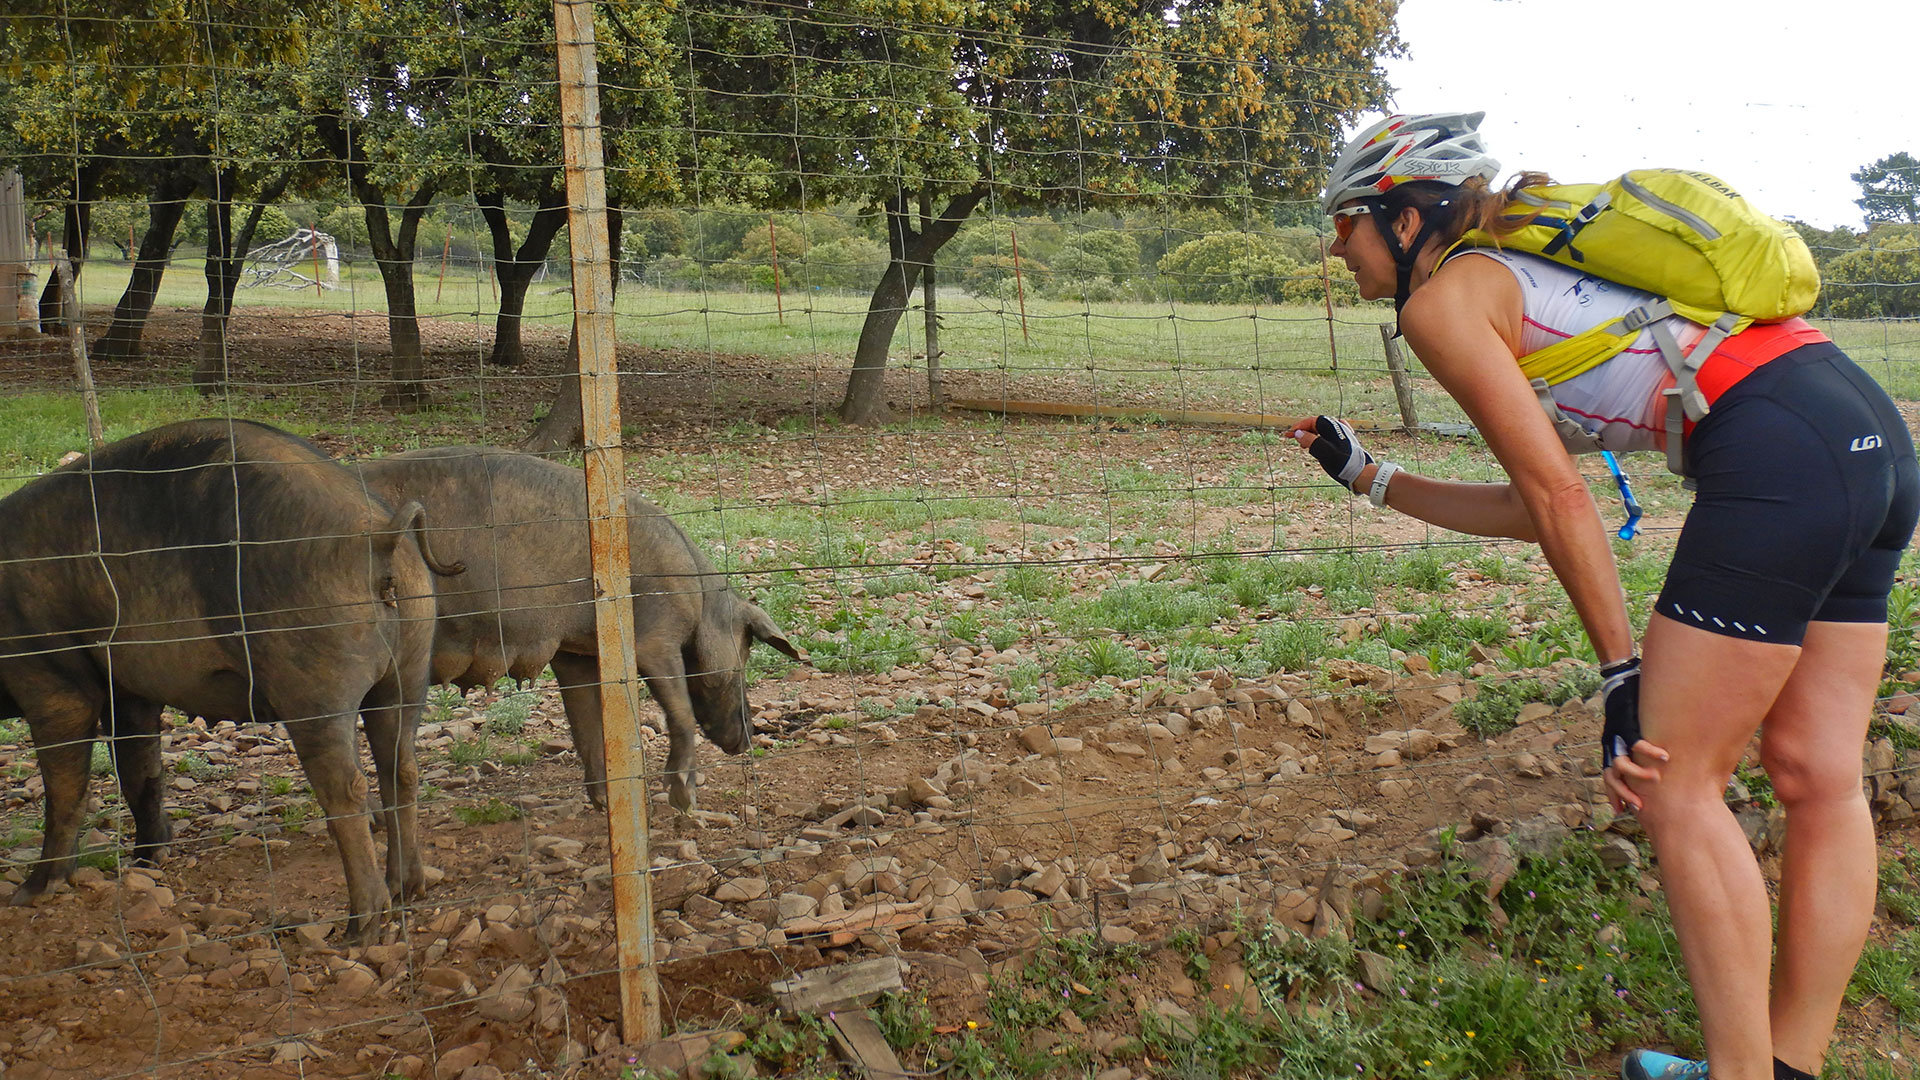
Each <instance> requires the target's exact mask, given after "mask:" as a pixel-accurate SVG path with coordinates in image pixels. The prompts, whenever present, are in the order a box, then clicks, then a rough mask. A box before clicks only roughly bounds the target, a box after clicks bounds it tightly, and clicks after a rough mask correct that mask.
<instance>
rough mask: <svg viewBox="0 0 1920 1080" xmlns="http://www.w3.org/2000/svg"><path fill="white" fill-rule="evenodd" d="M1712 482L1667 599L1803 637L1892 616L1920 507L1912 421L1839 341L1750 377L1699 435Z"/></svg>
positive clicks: (1734, 630)
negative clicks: (1891, 599) (1890, 603)
mask: <svg viewBox="0 0 1920 1080" xmlns="http://www.w3.org/2000/svg"><path fill="white" fill-rule="evenodd" d="M1687 456H1688V464H1689V467H1690V469H1691V471H1692V473H1693V476H1694V479H1695V480H1696V481H1698V483H1699V494H1698V495H1697V496H1696V498H1695V499H1694V504H1693V509H1692V510H1691V511H1690V512H1689V513H1688V514H1687V521H1686V525H1685V526H1684V527H1683V528H1682V529H1681V530H1680V541H1679V544H1678V546H1677V548H1676V549H1675V551H1674V557H1673V564H1672V566H1671V567H1669V568H1668V570H1667V581H1666V586H1665V587H1664V588H1662V589H1661V591H1660V599H1659V600H1658V601H1657V602H1656V604H1655V607H1654V610H1655V611H1657V612H1659V613H1660V614H1662V615H1665V616H1667V617H1668V618H1670V619H1674V620H1676V621H1678V622H1681V623H1685V624H1687V625H1689V626H1698V627H1700V628H1701V629H1704V630H1709V631H1712V632H1713V633H1716V634H1726V635H1729V636H1732V637H1740V638H1748V639H1751V640H1754V641H1773V642H1779V643H1781V644H1785V645H1798V644H1800V642H1801V641H1802V639H1803V638H1805V636H1806V631H1807V623H1809V622H1813V621H1818V622H1857V623H1870V622H1885V621H1886V618H1887V594H1888V593H1889V592H1891V591H1892V589H1893V578H1894V572H1895V571H1896V570H1897V569H1898V568H1899V565H1900V553H1901V552H1902V551H1903V550H1905V548H1906V546H1907V541H1908V540H1909V539H1910V538H1911V537H1912V535H1913V530H1914V524H1915V520H1916V518H1920V463H1916V462H1915V460H1914V453H1913V442H1912V440H1911V439H1910V438H1908V435H1907V426H1906V422H1905V421H1904V420H1903V419H1902V418H1901V416H1900V412H1899V410H1898V409H1896V408H1894V405H1893V402H1892V401H1891V400H1890V399H1888V397H1887V395H1886V392H1885V391H1884V390H1882V389H1880V386H1879V385H1878V384H1877V383H1875V382H1874V381H1873V379H1872V377H1870V376H1869V375H1868V374H1867V373H1866V372H1864V371H1862V370H1861V369H1860V368H1859V366H1858V365H1856V364H1855V363H1854V362H1853V361H1851V360H1849V359H1847V356H1846V354H1845V353H1842V352H1841V351H1840V350H1839V349H1838V348H1836V347H1834V346H1833V345H1832V344H1830V343H1825V342H1822V343H1817V344H1812V345H1802V346H1800V347H1799V348H1797V349H1794V350H1792V351H1791V352H1788V353H1785V354H1784V355H1782V356H1780V357H1778V358H1776V359H1774V360H1773V361H1771V362H1770V363H1767V364H1766V365H1764V366H1762V367H1760V368H1759V369H1758V370H1756V371H1754V372H1753V373H1752V374H1751V375H1748V376H1746V377H1745V378H1743V379H1741V380H1740V381H1739V382H1738V383H1735V384H1734V385H1733V386H1732V387H1730V388H1729V389H1728V390H1727V392H1726V393H1725V394H1723V395H1721V397H1720V399H1719V400H1718V401H1716V402H1714V404H1713V407H1712V409H1711V411H1709V412H1708V414H1707V417H1706V419H1704V420H1702V421H1701V422H1700V424H1699V425H1698V426H1697V427H1695V428H1694V430H1693V433H1692V434H1691V435H1690V436H1689V437H1688V438H1687Z"/></svg>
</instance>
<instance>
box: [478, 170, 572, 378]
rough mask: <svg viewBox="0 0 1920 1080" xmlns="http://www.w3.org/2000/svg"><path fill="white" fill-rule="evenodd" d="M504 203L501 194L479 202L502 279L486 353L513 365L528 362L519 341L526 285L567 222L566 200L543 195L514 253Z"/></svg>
mask: <svg viewBox="0 0 1920 1080" xmlns="http://www.w3.org/2000/svg"><path fill="white" fill-rule="evenodd" d="M503 203H504V200H502V199H501V198H500V197H499V196H498V195H495V196H492V197H491V198H484V199H482V200H481V203H480V213H481V216H483V217H485V218H486V219H487V229H488V231H489V232H491V233H492V234H493V262H494V266H495V267H497V268H498V271H499V279H500V314H499V317H498V320H497V321H496V322H495V324H494V329H493V351H492V352H490V353H488V354H487V363H489V364H493V365H496V366H499V367H509V368H512V367H519V366H520V365H521V364H522V363H525V362H526V359H527V352H526V348H525V347H524V346H523V345H522V344H521V341H520V316H521V313H522V312H523V311H525V310H526V304H527V288H528V287H529V286H530V285H532V284H533V275H534V274H535V273H537V272H538V271H539V269H540V267H542V266H544V265H545V264H546V261H547V252H548V251H550V250H552V248H553V238H554V237H555V236H558V235H559V234H560V228H561V226H563V225H565V224H566V223H567V204H566V203H565V202H564V201H559V200H557V199H556V198H555V197H553V196H552V195H551V194H550V193H549V196H548V197H547V198H545V199H542V200H541V203H540V209H539V210H538V211H536V212H535V213H534V215H533V220H532V221H531V222H529V223H528V225H527V235H526V238H525V239H523V240H522V241H521V242H520V250H519V252H518V253H515V252H514V250H513V235H512V233H510V232H509V231H508V229H507V212H506V208H505V206H504V205H503Z"/></svg>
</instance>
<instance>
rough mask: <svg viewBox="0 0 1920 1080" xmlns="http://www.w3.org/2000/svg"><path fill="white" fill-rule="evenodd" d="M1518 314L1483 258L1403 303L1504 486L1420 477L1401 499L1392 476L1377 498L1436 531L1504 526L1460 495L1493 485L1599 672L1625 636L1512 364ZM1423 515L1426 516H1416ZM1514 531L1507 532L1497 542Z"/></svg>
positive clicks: (1621, 650) (1591, 529)
mask: <svg viewBox="0 0 1920 1080" xmlns="http://www.w3.org/2000/svg"><path fill="white" fill-rule="evenodd" d="M1519 311H1520V298H1519V293H1518V286H1517V285H1515V283H1514V281H1513V278H1512V276H1511V275H1510V274H1509V273H1508V272H1507V271H1506V269H1505V268H1504V267H1501V266H1499V265H1498V264H1496V263H1494V262H1492V261H1490V260H1487V259H1471V258H1469V259H1460V260H1458V261H1456V262H1454V263H1450V264H1449V265H1448V266H1447V267H1446V268H1445V271H1444V272H1442V273H1438V274H1435V275H1434V276H1433V277H1432V278H1431V279H1430V280H1429V281H1428V282H1427V283H1426V284H1425V285H1424V286H1423V287H1422V288H1421V289H1420V290H1419V291H1418V292H1416V293H1415V294H1414V296H1413V298H1412V299H1411V300H1409V301H1408V303H1407V306H1406V309H1405V310H1404V311H1403V312H1402V313H1401V318H1400V325H1401V328H1402V330H1403V331H1404V332H1405V334H1406V337H1407V342H1408V343H1409V344H1410V345H1412V346H1413V350H1414V352H1415V353H1416V354H1418V355H1419V357H1420V359H1421V361H1422V362H1423V363H1425V364H1426V367H1427V370H1428V371H1429V372H1431V373H1432V375H1433V377H1434V378H1435V379H1437V380H1438V381H1439V382H1440V385H1441V386H1442V387H1444V388H1445V389H1446V391H1447V392H1448V393H1449V394H1451V395H1452V396H1453V399H1454V400H1455V401H1457V402H1459V403H1460V407H1461V408H1462V409H1464V410H1465V411H1466V413H1467V417H1468V419H1470V420H1472V421H1473V423H1474V426H1475V427H1476V428H1478V429H1479V431H1480V434H1481V436H1482V437H1484V438H1485V439H1486V440H1487V445H1488V447H1489V448H1491V449H1492V450H1493V454H1494V457H1496V458H1498V459H1499V461H1500V464H1501V466H1502V467H1503V468H1505V469H1506V471H1507V475H1508V476H1509V477H1510V478H1511V483H1510V484H1508V485H1477V484H1448V483H1444V482H1441V481H1433V480H1424V479H1423V480H1422V482H1419V483H1412V484H1408V485H1407V490H1406V492H1405V494H1406V500H1405V501H1402V499H1401V498H1400V497H1399V496H1400V494H1401V492H1400V483H1401V478H1400V477H1398V476H1396V477H1395V478H1394V480H1393V483H1392V485H1391V487H1390V489H1389V490H1390V492H1391V495H1390V499H1391V505H1392V506H1393V507H1394V508H1395V509H1397V510H1403V511H1405V512H1407V513H1410V514H1414V515H1415V516H1418V517H1421V518H1423V519H1424V520H1429V521H1433V522H1434V523H1435V524H1441V525H1446V524H1447V523H1446V521H1445V520H1443V519H1444V518H1447V517H1453V518H1455V519H1456V520H1466V521H1472V520H1476V518H1475V516H1474V515H1475V512H1476V511H1477V513H1478V515H1480V516H1479V517H1478V518H1477V520H1479V521H1481V522H1483V523H1490V524H1491V523H1497V524H1502V525H1507V524H1512V523H1513V522H1512V516H1511V515H1512V511H1511V510H1510V509H1501V508H1500V502H1501V500H1475V499H1473V498H1472V497H1471V496H1470V495H1468V494H1467V493H1468V492H1471V491H1472V489H1475V488H1481V487H1488V488H1494V489H1499V488H1502V487H1505V488H1506V489H1507V491H1506V494H1505V497H1504V503H1505V504H1512V503H1514V502H1516V501H1517V502H1518V504H1519V506H1520V508H1521V510H1522V511H1523V513H1524V517H1525V518H1526V519H1527V520H1528V521H1530V522H1531V524H1532V530H1531V531H1532V534H1533V535H1532V538H1533V539H1536V540H1538V542H1539V544H1540V547H1541V550H1542V551H1543V552H1544V553H1545V554H1546V557H1547V562H1548V564H1549V565H1551V566H1552V567H1553V570H1554V573H1555V575H1557V576H1558V577H1559V579H1560V583H1561V585H1562V586H1563V587H1564V588H1565V589H1566V590H1567V595H1568V597H1569V598H1570V599H1571V600H1572V601H1573V606H1574V610H1575V611H1576V612H1578V613H1579V615H1580V621H1581V623H1582V625H1584V626H1585V627H1586V630H1587V637H1588V639H1589V640H1591V641H1592V642H1593V648H1594V652H1595V653H1596V654H1598V656H1599V657H1600V660H1601V662H1602V663H1606V662H1611V661H1615V660H1621V659H1625V658H1626V657H1628V656H1631V655H1632V654H1633V651H1634V643H1633V628H1632V625H1631V624H1630V623H1629V622H1628V621H1627V609H1626V603H1625V600H1624V597H1623V595H1622V593H1621V589H1620V576H1619V572H1618V570H1617V569H1616V568H1615V566H1614V562H1613V552H1612V550H1611V548H1610V547H1609V546H1608V544H1607V539H1606V530H1605V527H1604V526H1603V525H1602V524H1601V522H1600V511H1599V509H1598V508H1597V507H1596V506H1595V505H1594V502H1593V496H1592V494H1591V493H1590V492H1589V491H1588V490H1587V485H1586V481H1585V480H1584V479H1583V478H1582V477H1581V475H1580V471H1579V470H1578V469H1577V468H1576V467H1575V466H1574V463H1573V459H1572V458H1570V457H1569V456H1568V455H1567V452H1566V450H1565V449H1564V448H1563V447H1562V446H1561V445H1560V440H1559V437H1558V436H1556V435H1555V434H1554V431H1553V426H1552V424H1551V423H1549V422H1548V420H1547V417H1546V414H1545V413H1543V412H1542V411H1541V409H1540V405H1539V401H1538V399H1537V398H1536V397H1535V396H1534V392H1533V388H1532V387H1531V386H1529V385H1528V384H1527V380H1526V378H1525V376H1523V375H1521V373H1520V369H1519V366H1518V365H1516V364H1515V363H1514V362H1513V356H1514V347H1513V344H1512V341H1513V339H1514V338H1515V337H1517V333H1518V326H1517V324H1518V321H1519ZM1407 479H1414V478H1411V477H1409V478H1407ZM1462 489H1464V491H1463V490H1462ZM1423 510H1425V511H1435V512H1436V515H1435V516H1434V517H1428V516H1427V515H1426V514H1425V513H1422V512H1421V511H1423ZM1447 527H1450V528H1451V527H1455V526H1451V525H1448V526H1447ZM1463 531H1474V530H1471V529H1469V530H1463ZM1522 533H1523V530H1519V529H1512V530H1508V531H1506V532H1505V533H1504V535H1510V536H1515V537H1522Z"/></svg>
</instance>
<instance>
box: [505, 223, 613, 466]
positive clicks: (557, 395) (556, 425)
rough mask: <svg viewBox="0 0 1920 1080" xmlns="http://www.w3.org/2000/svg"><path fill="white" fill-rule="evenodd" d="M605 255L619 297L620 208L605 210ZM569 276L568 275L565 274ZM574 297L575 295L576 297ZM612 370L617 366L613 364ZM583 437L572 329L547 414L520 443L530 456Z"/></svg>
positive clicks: (577, 337) (570, 447)
mask: <svg viewBox="0 0 1920 1080" xmlns="http://www.w3.org/2000/svg"><path fill="white" fill-rule="evenodd" d="M607 253H608V255H609V256H610V257H611V258H612V260H613V295H614V297H615V299H618V298H619V296H620V208H619V207H617V206H609V207H607ZM569 277H571V275H569ZM576 295H578V294H576ZM614 368H615V370H616V371H617V370H618V369H619V365H618V364H615V365H614ZM585 436H586V424H585V417H584V416H583V415H582V414H581V411H580V333H579V330H578V328H577V327H576V328H575V329H574V330H572V331H571V332H569V333H568V335H567V370H566V372H565V373H564V374H563V375H561V377H560V386H559V388H558V389H556V390H555V391H554V395H553V402H552V403H551V404H550V405H548V406H547V415H545V416H543V417H541V418H540V423H539V424H538V425H536V426H535V427H534V429H533V434H531V435H528V436H527V439H526V441H525V442H523V443H521V444H520V448H521V449H522V450H525V451H527V452H528V453H532V454H551V453H553V452H555V451H558V450H573V449H578V448H579V447H580V445H581V443H582V442H583V441H584V439H585Z"/></svg>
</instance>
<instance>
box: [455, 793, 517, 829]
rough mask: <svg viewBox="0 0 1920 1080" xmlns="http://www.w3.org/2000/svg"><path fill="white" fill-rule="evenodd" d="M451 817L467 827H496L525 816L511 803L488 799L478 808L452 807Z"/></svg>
mask: <svg viewBox="0 0 1920 1080" xmlns="http://www.w3.org/2000/svg"><path fill="white" fill-rule="evenodd" d="M452 809H453V816H454V817H457V818H459V819H460V820H461V821H462V822H464V823H465V824H468V825H498V824H500V823H501V822H503V821H519V820H520V819H521V818H523V817H525V816H526V814H525V813H524V812H522V811H521V809H520V808H519V807H517V806H515V805H513V804H512V803H507V802H502V801H500V800H499V799H488V800H487V801H486V802H483V803H481V804H480V805H478V806H456V807H453V808H452Z"/></svg>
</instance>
